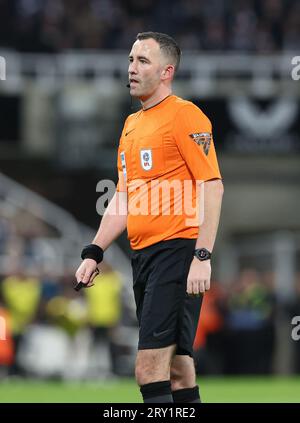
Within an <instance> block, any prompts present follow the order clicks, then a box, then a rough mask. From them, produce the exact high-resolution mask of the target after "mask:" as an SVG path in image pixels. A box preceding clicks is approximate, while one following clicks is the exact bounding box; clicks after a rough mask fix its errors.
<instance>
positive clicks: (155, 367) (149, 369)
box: [135, 353, 170, 386]
mask: <svg viewBox="0 0 300 423" xmlns="http://www.w3.org/2000/svg"><path fill="white" fill-rule="evenodd" d="M135 379H136V382H137V384H138V385H139V386H142V385H146V384H147V383H152V382H160V381H163V380H168V379H170V369H169V368H168V366H166V365H165V363H164V360H158V359H157V357H156V356H155V354H153V355H151V354H149V353H146V354H141V355H140V356H138V357H137V360H136V364H135Z"/></svg>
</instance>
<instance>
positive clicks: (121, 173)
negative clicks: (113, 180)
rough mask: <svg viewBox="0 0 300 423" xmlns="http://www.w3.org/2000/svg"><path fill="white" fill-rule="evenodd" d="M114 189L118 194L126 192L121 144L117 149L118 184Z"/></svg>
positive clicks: (123, 154)
mask: <svg viewBox="0 0 300 423" xmlns="http://www.w3.org/2000/svg"><path fill="white" fill-rule="evenodd" d="M116 189H117V191H118V192H127V178H126V162H125V153H124V152H123V151H122V149H121V144H120V146H119V148H118V183H117V188H116Z"/></svg>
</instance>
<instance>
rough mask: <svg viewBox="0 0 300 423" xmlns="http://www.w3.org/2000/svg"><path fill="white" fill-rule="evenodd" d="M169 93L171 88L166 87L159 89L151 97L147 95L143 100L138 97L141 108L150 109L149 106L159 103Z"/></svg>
mask: <svg viewBox="0 0 300 423" xmlns="http://www.w3.org/2000/svg"><path fill="white" fill-rule="evenodd" d="M171 94H172V89H171V88H167V89H165V90H163V91H161V92H160V93H154V94H153V95H152V96H151V97H148V98H147V99H145V100H141V99H140V102H141V105H142V108H143V110H147V109H150V107H153V106H155V105H156V104H158V103H160V102H161V101H163V100H164V99H165V98H166V97H168V96H169V95H171Z"/></svg>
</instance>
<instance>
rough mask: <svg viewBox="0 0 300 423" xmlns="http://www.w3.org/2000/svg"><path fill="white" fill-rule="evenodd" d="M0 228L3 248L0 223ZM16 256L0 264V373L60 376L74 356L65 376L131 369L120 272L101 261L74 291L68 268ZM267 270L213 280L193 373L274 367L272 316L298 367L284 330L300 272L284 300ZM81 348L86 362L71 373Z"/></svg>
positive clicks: (299, 294)
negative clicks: (43, 266) (47, 268)
mask: <svg viewBox="0 0 300 423" xmlns="http://www.w3.org/2000/svg"><path fill="white" fill-rule="evenodd" d="M1 230H2V232H1ZM1 230H0V246H1V245H2V253H3V245H4V242H3V239H4V237H3V232H5V231H3V225H2V229H1ZM1 233H2V235H1ZM1 242H2V244H1ZM7 253H9V254H11V253H10V252H9V250H7ZM0 255H1V254H0ZM12 258H13V257H12V256H11V257H10V259H12ZM23 259H24V256H19V257H18V259H16V257H15V256H14V259H13V263H14V268H10V271H9V272H4V271H3V268H1V267H0V378H1V373H2V374H5V375H6V376H7V375H10V376H12V375H31V376H34V375H37V374H40V375H41V376H43V377H49V376H51V377H53V376H59V377H61V373H62V372H64V370H65V369H64V366H66V364H64V363H68V362H70V357H73V358H74V356H75V355H76V357H77V358H76V360H77V361H74V363H75V364H74V367H71V368H70V369H69V370H68V373H67V376H66V375H65V376H66V377H68V375H69V376H70V375H72V376H73V377H76V375H77V376H79V377H83V376H84V377H97V376H99V377H101V376H103V374H105V375H107V376H109V377H110V376H111V375H114V374H117V375H132V374H133V373H132V371H133V361H134V354H135V349H136V339H132V340H129V338H130V337H131V336H132V335H133V334H134V333H135V334H136V335H137V332H138V328H137V320H136V318H135V316H134V312H133V313H132V310H131V311H130V310H128V308H127V306H126V304H124V301H123V300H122V291H123V290H122V279H121V276H120V275H119V274H118V273H117V272H115V271H114V269H113V268H111V267H110V266H109V265H108V264H106V263H103V264H102V269H101V270H102V274H101V275H100V276H98V277H97V280H96V281H95V286H94V287H93V288H91V289H87V290H83V291H81V292H80V293H77V292H75V291H74V289H73V286H74V283H75V281H74V275H73V270H74V269H70V270H69V271H68V270H66V271H65V274H64V275H63V276H58V275H57V274H56V273H55V272H53V273H51V272H49V273H45V272H40V271H39V270H38V268H35V269H34V268H32V267H29V268H28V266H26V260H25V261H24V260H23ZM274 277H275V275H274V273H273V272H258V271H257V270H256V269H255V268H253V267H252V268H250V267H249V268H244V269H243V270H241V271H240V273H239V274H238V276H237V278H236V280H235V281H232V283H231V284H224V283H221V282H219V281H216V280H213V281H212V286H211V289H210V290H209V291H208V292H207V293H206V294H205V298H204V302H203V307H202V311H201V319H200V323H199V327H198V330H197V334H196V338H195V342H194V351H195V359H196V366H197V372H198V374H229V375H232V374H272V373H274V372H275V371H276V368H275V365H274V357H275V354H276V348H277V347H278V339H277V337H278V322H279V320H278V319H281V320H280V324H281V325H282V324H283V326H284V327H285V328H287V329H288V330H287V332H288V335H287V339H285V340H282V339H281V338H280V342H290V343H291V349H292V353H293V357H292V363H291V368H292V371H293V372H295V373H300V342H296V341H292V340H291V335H290V329H291V328H290V322H291V318H292V317H293V316H295V315H299V310H300V275H298V280H297V282H296V290H295V296H294V298H293V300H292V301H291V302H289V303H287V304H282V303H280V302H279V301H278V299H277V296H276V293H275V287H274ZM3 322H5V328H4V326H3ZM1 323H2V327H1ZM120 327H123V328H124V331H123V332H122V331H121V332H119V331H118V328H120ZM130 327H131V328H132V329H133V330H132V332H130V331H129V332H128V329H129V328H130ZM125 328H127V329H126V330H125ZM4 330H5V334H4ZM4 335H5V336H4ZM1 336H2V339H1ZM4 338H5V339H4ZM122 338H123V340H122ZM128 341H129V342H128ZM67 343H68V345H67ZM122 345H123V346H122ZM129 345H133V350H131V351H129V350H128V346H129ZM122 348H123V350H122ZM126 348H127V351H125V350H126ZM83 350H84V351H85V356H86V360H87V361H88V366H86V367H84V369H83V370H82V373H80V372H79V373H76V371H78V362H80V356H81V355H82V353H84V351H83ZM67 351H69V352H68V353H67ZM68 354H69V355H68ZM122 354H123V357H124V356H126V354H131V362H130V360H129V361H128V360H127V359H128V356H127V359H126V360H127V361H126V360H125V361H124V360H123V361H120V357H121V356H122ZM66 357H67V358H66ZM51 363H52V364H51ZM126 366H127V367H126Z"/></svg>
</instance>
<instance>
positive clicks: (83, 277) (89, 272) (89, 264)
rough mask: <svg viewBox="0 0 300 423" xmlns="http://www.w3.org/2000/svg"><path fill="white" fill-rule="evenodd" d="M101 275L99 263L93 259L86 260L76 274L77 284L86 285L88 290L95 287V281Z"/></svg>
mask: <svg viewBox="0 0 300 423" xmlns="http://www.w3.org/2000/svg"><path fill="white" fill-rule="evenodd" d="M98 274H99V271H98V268H97V263H96V261H95V260H93V259H89V258H87V259H84V260H83V262H82V263H81V265H80V266H79V267H78V269H77V272H76V273H75V276H76V280H77V282H83V283H84V284H86V288H90V287H91V286H93V285H94V283H93V280H94V278H95V276H97V275H98Z"/></svg>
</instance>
